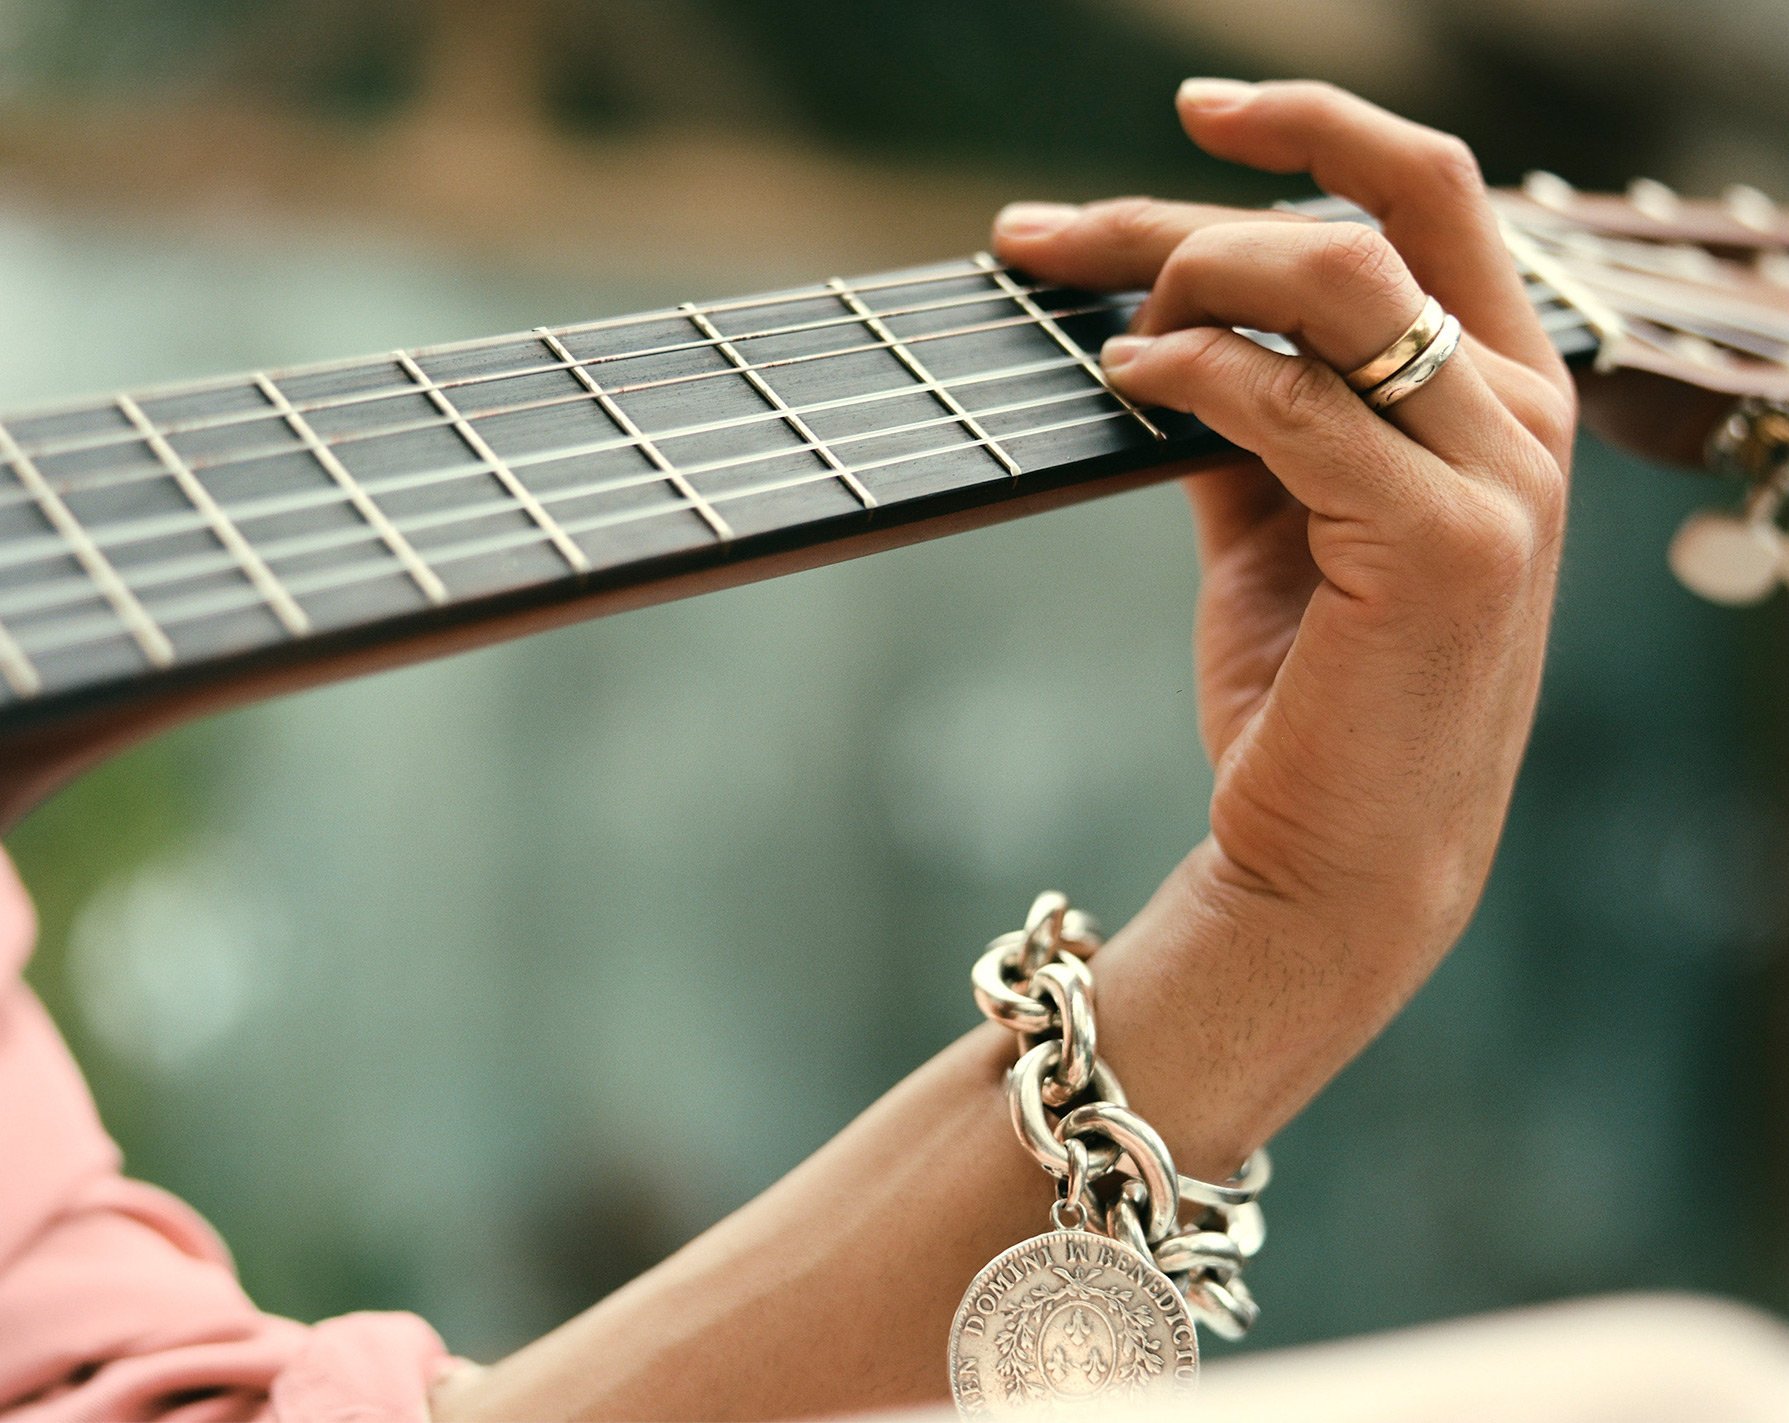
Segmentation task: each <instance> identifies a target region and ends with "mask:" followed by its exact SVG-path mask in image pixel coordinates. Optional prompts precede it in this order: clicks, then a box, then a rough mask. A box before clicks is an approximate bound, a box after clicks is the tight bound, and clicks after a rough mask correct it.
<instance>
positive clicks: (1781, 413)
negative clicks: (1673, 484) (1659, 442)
mask: <svg viewBox="0 0 1789 1423" xmlns="http://www.w3.org/2000/svg"><path fill="white" fill-rule="evenodd" d="M1708 465H1709V468H1710V469H1712V470H1714V471H1715V472H1716V473H1724V474H1737V475H1739V476H1740V477H1742V478H1743V479H1745V480H1746V481H1747V482H1748V484H1749V485H1750V488H1749V489H1748V490H1747V491H1746V498H1745V503H1744V505H1743V506H1742V508H1741V509H1740V511H1739V512H1737V513H1729V512H1723V511H1719V510H1706V511H1704V512H1702V513H1699V514H1691V515H1690V516H1689V518H1687V519H1685V520H1684V521H1683V526H1682V527H1681V528H1679V529H1678V531H1677V535H1676V537H1675V538H1673V539H1672V540H1671V548H1670V551H1669V553H1668V554H1667V558H1668V560H1669V562H1670V564H1671V571H1672V572H1673V573H1675V574H1676V575H1677V579H1678V581H1679V582H1680V583H1682V584H1683V586H1684V587H1686V588H1688V589H1689V590H1690V591H1691V592H1692V593H1696V594H1699V595H1700V596H1702V597H1704V598H1707V599H1708V600H1709V601H1710V602H1714V603H1727V604H1730V605H1743V604H1746V603H1759V602H1762V601H1763V600H1764V599H1765V598H1767V597H1769V596H1770V591H1771V589H1772V588H1774V587H1775V586H1776V585H1777V583H1778V582H1781V581H1789V540H1786V539H1785V537H1784V535H1783V531H1782V529H1781V528H1779V527H1778V524H1777V518H1778V516H1779V515H1780V514H1781V513H1782V510H1783V504H1784V501H1785V499H1789V409H1785V408H1784V407H1782V406H1780V405H1777V404H1774V403H1772V402H1770V401H1765V400H1753V399H1747V400H1742V401H1740V402H1739V403H1738V404H1737V405H1736V406H1734V407H1733V410H1732V412H1731V413H1730V414H1729V415H1728V416H1727V418H1726V419H1725V420H1723V421H1722V422H1721V423H1720V424H1719V425H1718V426H1716V427H1715V430H1714V432H1713V434H1711V435H1710V436H1709V439H1708Z"/></svg>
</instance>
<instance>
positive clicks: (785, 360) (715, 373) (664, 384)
mask: <svg viewBox="0 0 1789 1423" xmlns="http://www.w3.org/2000/svg"><path fill="white" fill-rule="evenodd" d="M988 300H989V299H988V298H986V297H978V298H977V300H976V302H975V303H973V304H975V305H985V304H986V303H987V301H988ZM1103 309H1104V307H1102V306H1099V305H1095V306H1085V307H1075V308H1070V309H1068V310H1064V311H1058V312H1056V313H1053V314H1054V315H1057V316H1063V317H1068V316H1084V315H1087V314H1089V313H1091V312H1094V311H1099V310H1103ZM842 320H843V321H844V322H845V323H846V324H855V323H856V322H857V321H858V318H857V317H855V316H851V317H845V318H842ZM1036 324H1037V323H1036V321H1035V320H1034V319H1033V318H1031V317H1028V316H1010V317H1003V318H1001V319H999V320H997V321H985V322H977V323H975V324H974V325H971V326H957V327H948V328H946V329H945V330H942V331H932V332H927V333H925V334H924V335H922V336H914V337H910V338H909V341H908V344H909V345H917V344H919V343H920V342H922V341H942V340H948V339H950V338H952V337H955V336H972V335H979V334H982V333H984V332H988V331H999V330H1004V329H1007V328H1011V327H1019V326H1032V325H1036ZM543 329H544V328H543ZM534 337H535V339H538V333H534ZM517 339H530V338H527V337H519V338H517ZM555 339H557V338H555ZM738 339H741V340H743V339H745V338H743V337H741V338H738ZM888 349H889V343H888V342H887V341H871V342H865V343H862V344H860V345H856V346H845V347H841V348H840V349H838V350H836V351H818V352H812V353H809V354H807V355H802V356H784V357H780V358H778V359H776V360H771V361H760V362H758V363H757V364H755V365H753V366H752V369H753V370H754V371H769V370H778V369H780V368H782V367H783V366H791V365H801V364H804V363H806V362H811V361H823V360H828V359H830V358H832V357H834V356H854V355H859V354H862V353H864V352H866V351H886V350H888ZM619 359H627V358H626V357H622V358H619ZM1077 359H1078V358H1077ZM580 369H581V367H579V366H576V365H573V366H569V367H568V366H565V365H563V364H561V365H555V366H551V367H548V366H541V367H538V368H537V371H546V370H566V371H568V372H569V374H571V375H572V376H574V377H577V376H578V372H579V370H580ZM734 373H735V372H734V371H733V370H731V369H729V368H727V367H721V368H720V369H718V370H712V371H703V372H700V373H698V374H696V375H687V376H666V377H663V378H661V379H659V380H650V381H635V382H634V383H633V384H631V385H620V386H616V387H615V388H614V390H613V391H611V392H610V394H612V395H616V396H622V395H631V394H633V393H635V392H637V391H643V390H663V389H668V388H670V387H673V386H685V385H694V384H697V383H698V382H701V381H709V380H714V379H716V378H717V377H721V376H728V375H732V374H734ZM578 383H579V385H581V386H582V387H583V389H582V390H580V391H578V392H577V393H575V394H571V395H554V396H545V397H542V398H540V399H538V400H529V401H522V402H520V403H519V404H515V405H508V406H494V407H491V408H489V409H484V410H475V411H471V412H468V418H470V419H479V420H482V419H487V418H489V417H490V416H493V415H516V414H523V413H526V412H528V411H531V410H544V409H549V408H552V407H555V406H561V405H575V404H579V403H581V402H583V401H585V400H587V399H588V398H589V389H590V383H589V382H587V381H584V380H582V379H581V378H580V379H579V380H578ZM957 383H958V384H962V383H963V382H961V381H959V382H957ZM392 394H394V392H390V391H387V392H385V393H384V394H382V395H381V396H379V397H378V398H379V399H382V400H384V399H390V398H391V396H392ZM349 403H359V402H349ZM292 408H293V409H294V410H298V407H297V406H293V407H292ZM278 413H279V412H278V411H277V410H276V411H275V415H276V416H277V415H278ZM300 413H302V411H300ZM256 418H258V419H259V418H265V417H256ZM307 423H308V422H307ZM449 423H450V422H449V421H448V420H447V419H445V418H444V417H441V416H433V417H430V418H429V419H426V420H410V421H399V422H397V423H395V424H391V425H383V426H380V427H378V428H377V429H374V430H363V431H359V432H356V433H353V434H348V435H343V436H341V437H339V438H337V439H333V440H323V441H321V443H323V444H326V445H328V446H329V447H330V448H331V449H340V448H341V447H342V446H344V445H350V444H357V443H359V442H361V441H363V440H373V439H382V438H384V437H385V436H388V435H404V434H410V433H413V432H415V431H418V430H437V429H442V428H445V427H447V426H448V425H449ZM283 453H285V452H284V451H282V450H266V451H263V452H262V453H260V454H249V455H244V456H242V457H241V458H239V459H236V460H217V459H214V460H212V461H210V462H209V463H211V464H237V465H242V464H253V463H257V462H259V461H261V460H269V459H278V458H279V457H280V456H281V455H282V454H283ZM514 463H519V461H512V464H514ZM145 477H146V476H143V475H141V474H138V473H135V472H133V471H132V470H130V469H128V468H123V469H120V470H118V471H116V472H115V477H114V478H111V479H90V480H88V481H87V482H86V483H85V484H84V485H83V488H85V489H102V488H105V489H109V488H116V487H118V486H120V485H125V484H131V483H134V482H136V481H137V480H138V479H142V478H145ZM3 507H5V500H4V499H0V508H3Z"/></svg>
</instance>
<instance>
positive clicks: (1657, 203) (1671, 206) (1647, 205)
mask: <svg viewBox="0 0 1789 1423" xmlns="http://www.w3.org/2000/svg"><path fill="white" fill-rule="evenodd" d="M1627 200H1628V202H1630V203H1631V204H1633V206H1634V210H1635V211H1636V212H1639V213H1641V214H1643V215H1644V216H1646V217H1649V218H1651V219H1652V220H1653V221H1654V222H1670V221H1671V220H1672V219H1674V218H1676V217H1677V216H1678V214H1679V213H1681V212H1682V211H1683V200H1682V199H1681V198H1679V197H1678V196H1677V194H1676V193H1674V192H1672V191H1671V189H1669V188H1667V187H1666V186H1665V185H1664V184H1663V183H1661V182H1659V181H1658V180H1657V179H1656V178H1636V179H1634V181H1633V182H1631V183H1629V184H1628V185H1627Z"/></svg>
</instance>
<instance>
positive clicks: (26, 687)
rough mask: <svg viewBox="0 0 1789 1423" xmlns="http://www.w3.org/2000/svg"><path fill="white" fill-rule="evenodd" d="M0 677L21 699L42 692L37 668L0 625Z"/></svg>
mask: <svg viewBox="0 0 1789 1423" xmlns="http://www.w3.org/2000/svg"><path fill="white" fill-rule="evenodd" d="M0 677H4V678H5V679H6V685H7V686H9V687H11V688H12V689H13V691H14V692H16V693H17V694H18V695H19V696H21V697H35V696H36V695H37V694H38V693H39V692H41V691H42V690H43V678H42V677H41V676H39V675H38V671H37V668H36V667H34V666H33V665H32V663H31V659H30V658H29V657H27V656H26V655H25V649H24V648H22V647H20V646H19V644H18V642H17V641H16V640H14V638H13V635H12V634H11V633H10V632H8V631H7V630H6V628H5V627H4V626H3V625H0Z"/></svg>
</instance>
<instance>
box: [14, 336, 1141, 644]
mask: <svg viewBox="0 0 1789 1423" xmlns="http://www.w3.org/2000/svg"><path fill="white" fill-rule="evenodd" d="M1044 365H1048V367H1049V368H1050V369H1051V370H1068V369H1070V368H1071V367H1072V366H1074V365H1078V362H1071V361H1069V360H1067V359H1063V360H1057V361H1051V362H1047V363H1045V362H1035V363H1033V364H1031V365H1029V366H1026V367H1017V368H1014V369H1015V370H1016V371H1017V372H1018V374H1019V375H1020V376H1023V375H1028V374H1036V373H1038V367H1039V366H1044ZM991 378H994V379H1003V380H1004V379H1011V378H1013V377H1012V376H1011V375H1009V374H1006V373H1000V374H998V375H996V376H993V377H991ZM902 393H903V394H905V393H907V392H905V391H903V392H902ZM913 393H915V394H920V395H924V394H925V392H924V391H923V390H921V389H919V388H913ZM1105 395H1106V391H1105V390H1104V388H1103V387H1100V386H1088V387H1086V388H1085V389H1081V390H1072V391H1065V392H1059V393H1057V394H1053V395H1047V396H1041V397H1038V398H1035V399H1031V400H1020V401H1012V402H1008V403H1006V404H1001V405H994V406H988V407H986V408H981V409H976V410H971V411H970V412H969V413H970V414H971V415H975V416H997V415H1010V414H1016V413H1018V412H1020V411H1025V410H1034V409H1040V408H1043V407H1045V406H1050V405H1059V404H1065V403H1067V402H1069V401H1074V400H1090V399H1094V398H1097V397H1102V396H1105ZM962 423H963V417H962V416H961V415H959V414H956V413H955V412H950V411H947V412H945V413H943V414H940V415H937V416H934V417H932V418H930V419H927V420H912V421H908V422H905V423H903V424H899V425H887V426H878V427H876V428H874V429H871V430H863V431H859V432H857V433H855V434H849V435H840V436H835V437H833V438H832V439H831V440H821V439H818V438H815V439H811V440H802V441H800V442H799V443H795V444H788V445H779V446H778V447H777V448H775V449H771V450H763V451H760V452H758V453H756V454H752V455H746V456H740V457H734V458H728V459H718V460H708V461H705V462H702V463H699V464H692V465H685V466H681V467H680V468H681V472H682V473H683V474H684V475H686V476H689V475H704V474H714V473H719V472H724V471H727V470H733V469H739V468H743V467H745V466H748V465H752V464H761V463H765V462H767V461H771V460H779V459H784V458H786V457H788V456H790V455H799V454H802V453H814V454H818V453H819V447H820V446H821V445H823V444H824V445H827V446H829V447H831V448H834V449H836V448H838V447H839V446H842V445H851V444H860V443H863V442H864V441H868V440H883V439H890V438H893V437H895V436H899V435H906V434H912V433H915V432H917V431H921V430H929V429H935V428H937V427H939V426H944V425H960V424H962ZM1013 438H1019V437H1017V436H1015V437H1013ZM847 468H848V469H849V468H851V467H850V466H847ZM489 473H490V470H489V469H488V468H487V467H484V466H471V465H468V466H466V467H465V468H464V470H463V471H462V472H461V473H459V474H457V475H456V476H455V477H456V478H463V479H473V478H482V477H484V476H485V475H487V474H489ZM833 473H834V475H835V476H836V475H837V474H838V471H837V470H834V471H833ZM403 478H404V477H402V476H400V477H399V479H400V480H401V479H403ZM409 478H410V479H411V480H412V481H413V480H414V478H415V476H411V477H409ZM665 482H666V480H665V476H664V473H663V471H661V470H658V469H656V468H653V469H645V470H642V471H641V472H640V473H639V474H637V475H635V476H632V477H631V478H627V479H620V480H613V481H600V480H599V481H595V482H587V483H582V484H571V485H566V486H564V487H563V488H559V489H551V490H541V491H537V492H536V498H537V499H539V501H540V502H541V503H542V504H563V503H569V502H573V501H576V500H581V499H591V498H596V497H599V496H601V495H603V494H611V493H618V492H620V491H622V490H626V489H638V488H645V487H647V486H650V485H654V484H662V483H665ZM363 487H364V488H366V489H367V490H368V492H369V493H374V492H389V490H381V489H376V488H375V487H374V486H372V485H365V486H363ZM408 487H414V484H413V483H412V484H410V485H409V486H408ZM324 502H327V503H332V504H333V503H338V502H339V501H337V500H335V499H328V500H326V501H313V502H312V503H310V504H308V505H307V506H306V507H319V506H320V505H321V504H322V503H324ZM520 507H521V506H520V505H519V504H518V503H517V501H515V500H514V499H503V498H498V499H489V500H484V501H482V502H478V503H472V504H467V505H461V506H457V507H454V508H449V509H437V510H434V511H432V512H430V513H426V514H417V515H412V516H408V517H406V518H404V519H403V520H402V522H401V523H399V524H398V525H397V527H398V528H399V529H400V532H402V533H404V534H405V535H409V534H413V533H418V532H421V531H424V530H427V529H433V528H437V527H440V526H442V525H446V524H452V523H461V522H471V521H475V520H478V519H484V518H489V517H492V516H493V515H496V514H502V513H514V512H516V511H517V510H519V509H520ZM230 513H231V515H232V517H233V518H234V519H236V520H239V521H246V520H250V519H254V518H257V517H267V515H264V514H257V513H254V512H249V511H247V510H245V509H243V508H240V507H237V508H232V509H231V510H230ZM377 538H378V531H377V530H376V529H374V528H373V527H372V526H370V525H368V524H366V523H364V522H361V523H356V524H354V525H351V526H349V527H347V528H341V529H325V530H319V531H316V532H313V533H306V534H294V535H289V536H288V537H286V538H284V539H274V540H269V541H266V542H263V543H260V544H258V545H257V546H256V548H257V552H259V554H260V555H261V557H262V559H263V560H265V561H279V560H282V559H291V558H300V557H303V556H305V555H307V554H312V553H321V552H327V551H328V550H330V549H333V548H340V547H346V546H348V545H351V544H356V543H365V542H376V541H377ZM128 568H129V572H130V574H131V575H132V576H131V579H130V583H131V586H132V588H133V589H135V590H138V591H148V590H150V589H154V588H160V587H163V586H165V585H168V584H178V583H181V582H188V581H196V580H198V579H201V578H206V577H210V576H212V575H214V574H218V573H229V572H237V571H240V565H238V564H237V563H236V561H235V560H234V559H233V558H232V557H231V556H230V555H229V553H228V552H227V551H226V550H223V549H214V550H209V551H207V552H205V553H200V554H189V555H186V556H184V557H180V558H172V559H164V560H162V561H160V562H153V561H152V562H147V563H142V564H134V565H129V566H128ZM13 593H14V594H15V596H11V597H8V596H6V595H4V594H0V619H10V618H17V617H24V616H35V615H37V614H41V613H44V612H48V611H53V610H54V609H55V608H58V607H62V606H65V605H67V604H70V603H81V602H86V601H88V600H89V599H90V598H91V597H92V596H93V590H92V586H91V583H90V581H89V580H88V579H86V578H83V577H68V578H64V579H60V580H57V581H55V582H52V583H48V584H38V585H34V586H32V587H30V588H24V589H16V590H13Z"/></svg>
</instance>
